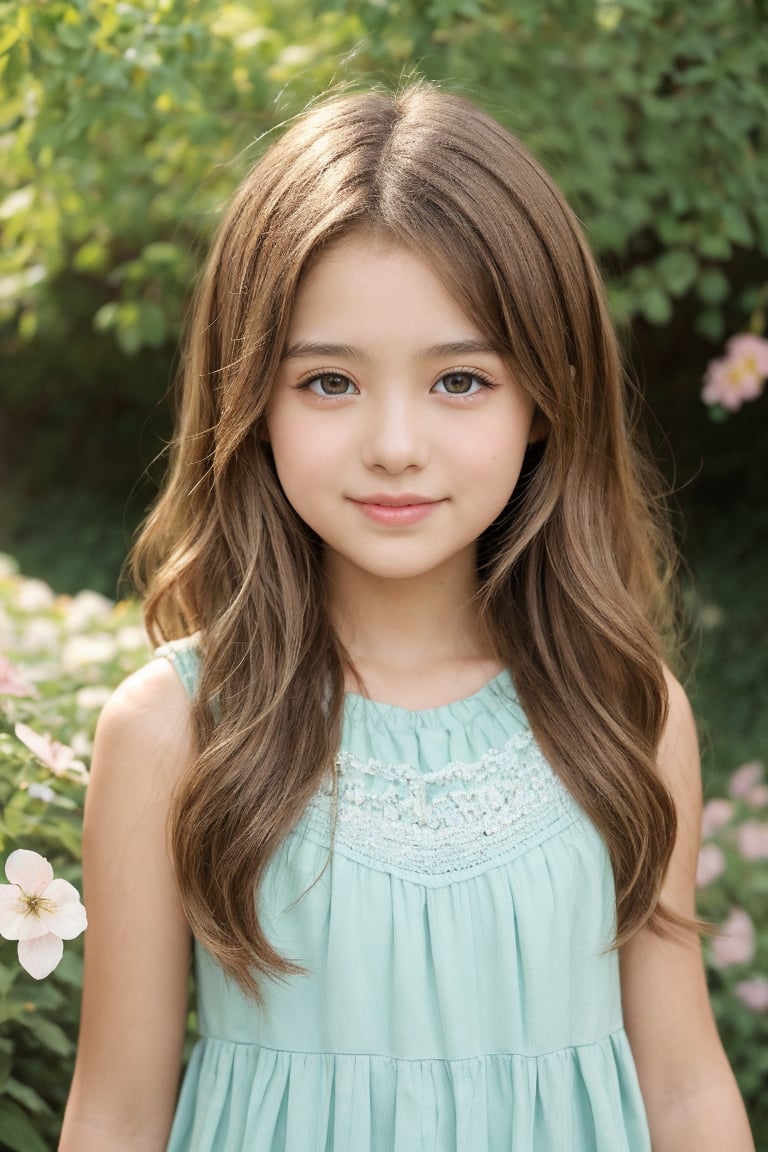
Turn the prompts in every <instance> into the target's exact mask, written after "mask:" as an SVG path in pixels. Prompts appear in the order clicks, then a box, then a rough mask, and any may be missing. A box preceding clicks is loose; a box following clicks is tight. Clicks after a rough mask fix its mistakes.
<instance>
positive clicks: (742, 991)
mask: <svg viewBox="0 0 768 1152" xmlns="http://www.w3.org/2000/svg"><path fill="white" fill-rule="evenodd" d="M733 990H734V992H735V993H736V995H737V996H738V998H739V1000H741V1002H742V1004H746V1006H747V1008H749V1009H750V1011H752V1012H768V980H766V979H765V977H764V976H756V977H755V978H754V980H739V982H738V984H734V986H733Z"/></svg>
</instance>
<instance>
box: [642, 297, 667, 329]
mask: <svg viewBox="0 0 768 1152" xmlns="http://www.w3.org/2000/svg"><path fill="white" fill-rule="evenodd" d="M638 309H639V311H640V313H641V315H642V316H644V317H645V318H646V320H648V321H650V323H651V324H666V322H667V321H668V320H669V318H670V317H671V315H672V302H671V301H670V299H669V296H668V295H667V293H666V292H664V291H662V289H661V288H651V289H649V290H648V291H647V292H644V293H643V295H642V296H641V297H640V300H639V303H638Z"/></svg>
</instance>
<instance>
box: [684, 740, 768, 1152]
mask: <svg viewBox="0 0 768 1152" xmlns="http://www.w3.org/2000/svg"><path fill="white" fill-rule="evenodd" d="M745 771H746V772H747V773H750V771H753V772H754V774H755V776H757V775H758V774H759V773H761V771H762V766H761V765H759V764H758V763H754V764H752V765H744V766H743V767H742V769H741V770H740V774H742V775H743V773H744V772H745ZM737 781H738V775H737V774H736V773H734V775H733V777H732V781H731V785H730V791H731V792H732V793H733V795H732V796H731V797H730V798H729V799H728V800H725V799H715V800H713V801H710V802H709V804H708V805H707V807H706V808H705V814H704V820H705V828H706V826H707V824H708V823H710V822H711V823H712V824H714V825H716V826H715V827H713V828H712V829H711V830H710V831H709V832H708V834H707V836H706V839H705V852H710V851H712V850H713V849H714V851H715V853H716V854H717V852H718V851H719V852H720V853H721V854H722V855H721V856H720V857H719V859H720V863H721V865H722V866H723V867H724V871H723V872H722V873H721V874H720V875H719V876H717V877H716V879H715V880H714V881H712V882H711V883H706V884H704V885H703V886H702V888H701V890H700V893H699V909H700V912H701V914H702V915H703V916H705V917H706V918H707V919H709V920H710V921H711V922H712V923H714V924H723V922H724V921H725V920H726V918H727V917H728V916H729V914H731V913H732V912H733V910H734V909H737V910H738V911H739V914H740V915H741V916H742V917H743V914H744V913H746V915H747V917H748V919H747V920H746V921H745V926H746V928H747V930H748V934H747V935H748V938H747V942H746V943H745V944H744V948H743V955H742V957H741V958H736V959H734V962H733V963H727V964H726V965H723V964H722V962H718V961H717V956H716V944H714V943H713V942H708V943H707V944H705V957H706V960H707V971H708V977H709V987H710V994H711V998H712V1006H713V1008H714V1011H715V1016H716V1019H717V1023H718V1028H719V1030H720V1035H721V1037H722V1039H723V1043H724V1044H725V1046H726V1049H727V1052H728V1057H729V1059H730V1061H731V1066H732V1067H733V1070H734V1072H735V1074H736V1077H737V1080H738V1082H739V1086H740V1088H741V1091H742V1093H743V1095H744V1099H745V1100H746V1102H747V1105H748V1108H749V1113H750V1120H751V1123H752V1126H753V1131H754V1134H755V1138H756V1141H757V1143H758V1147H759V1148H765V1147H766V1146H768V1098H766V1095H765V1084H766V1080H768V978H766V973H768V788H766V786H765V783H764V781H763V782H762V783H759V784H757V786H756V787H754V788H752V789H751V790H750V792H749V794H746V795H741V794H740V791H741V790H740V789H739V788H738V783H737ZM716 817H717V818H716ZM750 833H751V834H752V844H751V846H750V843H749V836H750ZM755 833H757V839H758V843H757V844H755V836H754V834H755ZM752 933H754V941H753V942H751V941H750V939H749V937H750V936H751V934H752ZM754 980H756V981H757V982H758V983H759V984H760V987H761V994H762V995H764V997H765V1001H764V1005H765V1006H764V1007H763V1008H762V1010H759V1011H756V1010H754V1007H750V1006H749V1003H748V1002H745V999H744V996H745V995H747V994H748V990H747V992H745V982H747V981H754Z"/></svg>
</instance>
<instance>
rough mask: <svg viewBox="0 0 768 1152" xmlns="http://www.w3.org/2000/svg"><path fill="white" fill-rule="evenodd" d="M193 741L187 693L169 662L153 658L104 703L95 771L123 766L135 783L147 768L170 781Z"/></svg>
mask: <svg viewBox="0 0 768 1152" xmlns="http://www.w3.org/2000/svg"><path fill="white" fill-rule="evenodd" d="M193 743H194V741H193V725H192V711H191V705H190V701H189V696H188V694H187V692H186V690H185V688H184V685H183V684H182V683H181V680H180V679H179V676H178V674H177V672H176V671H175V669H174V667H173V665H172V664H171V663H170V661H169V660H166V659H164V658H162V657H156V658H155V659H154V660H151V661H150V662H149V663H148V664H146V665H145V666H144V667H143V668H140V669H139V670H138V671H137V672H134V673H133V675H131V676H129V677H128V678H127V679H126V680H124V681H123V682H122V683H121V684H120V685H119V686H118V687H117V688H116V690H115V692H114V693H113V694H112V696H111V697H110V699H109V700H108V702H107V704H106V705H105V707H104V709H103V711H102V713H101V716H100V718H99V722H98V725H97V729H96V740H95V745H94V771H95V773H96V775H97V776H98V775H102V776H103V775H104V774H105V773H113V772H116V771H119V770H120V768H121V767H123V766H125V767H126V769H129V770H130V775H131V777H132V779H133V781H134V782H138V779H139V778H140V777H142V776H145V775H146V774H147V773H151V774H152V775H153V776H154V777H155V779H156V780H157V777H158V775H159V776H160V777H161V778H163V779H164V780H165V782H166V783H167V784H168V785H172V784H173V782H174V778H175V777H177V776H178V774H179V773H180V772H181V771H182V769H183V767H184V766H185V765H186V764H187V763H188V762H189V759H190V757H191V755H192V750H193Z"/></svg>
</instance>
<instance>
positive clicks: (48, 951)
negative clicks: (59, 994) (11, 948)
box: [18, 932, 64, 980]
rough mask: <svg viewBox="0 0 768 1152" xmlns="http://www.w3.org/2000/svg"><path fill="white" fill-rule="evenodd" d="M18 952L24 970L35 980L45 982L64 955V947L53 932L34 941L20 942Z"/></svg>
mask: <svg viewBox="0 0 768 1152" xmlns="http://www.w3.org/2000/svg"><path fill="white" fill-rule="evenodd" d="M18 951H19V964H21V966H22V968H23V969H24V970H25V971H26V972H29V974H30V976H33V977H34V979H35V980H43V979H44V978H45V977H46V976H49V975H50V974H51V972H53V970H54V968H55V967H56V965H57V964H58V963H59V961H60V960H61V957H62V956H63V955H64V945H63V944H62V942H61V939H60V938H59V937H58V936H56V935H55V934H54V933H53V932H46V934H45V935H44V936H38V937H37V938H36V939H34V940H20V941H19V949H18Z"/></svg>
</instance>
